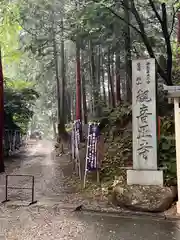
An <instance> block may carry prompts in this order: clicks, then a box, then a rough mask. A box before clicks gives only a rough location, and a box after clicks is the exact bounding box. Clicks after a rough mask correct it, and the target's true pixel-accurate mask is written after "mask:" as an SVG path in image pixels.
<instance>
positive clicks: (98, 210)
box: [0, 201, 180, 221]
mask: <svg viewBox="0 0 180 240" xmlns="http://www.w3.org/2000/svg"><path fill="white" fill-rule="evenodd" d="M28 205H29V203H27V202H20V201H11V202H8V203H6V204H5V205H4V206H7V207H10V208H11V207H15V208H16V207H17V208H18V207H24V208H28V207H30V208H35V207H40V208H46V207H47V208H49V207H50V208H57V209H58V211H61V210H72V211H74V210H75V208H76V207H77V204H67V203H65V204H64V203H60V202H57V201H56V202H55V201H44V202H37V203H36V204H34V205H31V206H28ZM82 205H83V204H82ZM0 206H3V204H1V205H0ZM77 212H78V211H77ZM79 212H84V213H95V214H103V215H112V216H116V217H127V218H132V217H135V218H137V217H139V218H140V217H141V218H151V219H153V220H165V221H177V220H180V216H178V215H176V216H175V215H166V213H148V212H135V211H129V210H126V209H119V210H117V209H113V208H105V207H98V206H95V207H89V206H87V205H85V204H84V205H83V208H82V210H81V211H79Z"/></svg>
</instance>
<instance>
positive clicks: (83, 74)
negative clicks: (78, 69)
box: [82, 72, 88, 124]
mask: <svg viewBox="0 0 180 240" xmlns="http://www.w3.org/2000/svg"><path fill="white" fill-rule="evenodd" d="M85 83H86V82H85V73H84V72H83V73H82V102H83V119H84V124H87V123H88V115H87V104H86V84H85Z"/></svg>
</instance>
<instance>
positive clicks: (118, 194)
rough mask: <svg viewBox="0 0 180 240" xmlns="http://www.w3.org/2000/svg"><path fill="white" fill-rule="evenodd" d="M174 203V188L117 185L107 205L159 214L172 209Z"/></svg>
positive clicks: (175, 193)
mask: <svg viewBox="0 0 180 240" xmlns="http://www.w3.org/2000/svg"><path fill="white" fill-rule="evenodd" d="M176 201H177V187H176V186H172V187H165V186H163V187H162V186H137V185H133V186H128V185H124V186H122V185H121V184H117V185H116V186H115V187H114V188H113V190H112V192H111V195H110V197H109V203H111V204H113V205H115V206H119V207H122V208H125V209H128V210H131V211H136V212H150V213H160V212H164V211H167V210H168V209H170V208H171V209H172V206H173V204H174V203H175V202H176ZM177 207H178V205H177ZM173 211H174V209H173Z"/></svg>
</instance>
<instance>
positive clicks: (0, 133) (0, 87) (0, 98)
mask: <svg viewBox="0 0 180 240" xmlns="http://www.w3.org/2000/svg"><path fill="white" fill-rule="evenodd" d="M3 138H4V78H3V69H2V55H1V49H0V173H2V172H4V171H5V168H4V154H3Z"/></svg>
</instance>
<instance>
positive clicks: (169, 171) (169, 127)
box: [159, 117, 176, 185]
mask: <svg viewBox="0 0 180 240" xmlns="http://www.w3.org/2000/svg"><path fill="white" fill-rule="evenodd" d="M159 159H160V167H163V168H165V171H164V173H165V182H166V184H168V185H171V184H176V148H175V136H174V119H173V117H171V118H170V117H164V118H163V119H162V120H161V139H160V142H159Z"/></svg>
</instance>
